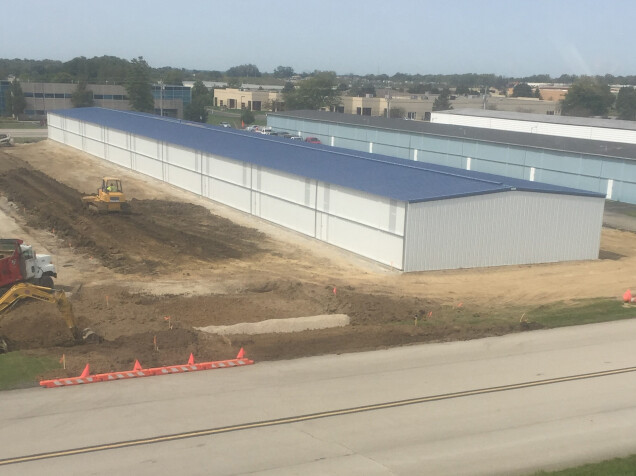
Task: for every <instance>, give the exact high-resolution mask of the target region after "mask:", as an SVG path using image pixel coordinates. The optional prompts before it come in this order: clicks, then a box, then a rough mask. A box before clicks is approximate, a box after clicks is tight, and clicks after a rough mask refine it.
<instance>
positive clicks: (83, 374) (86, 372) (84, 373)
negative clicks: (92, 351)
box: [80, 364, 91, 378]
mask: <svg viewBox="0 0 636 476" xmlns="http://www.w3.org/2000/svg"><path fill="white" fill-rule="evenodd" d="M90 373H91V369H90V367H89V365H88V364H86V367H84V371H83V372H82V375H80V378H86V377H88V376H89V375H90Z"/></svg>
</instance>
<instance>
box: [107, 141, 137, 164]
mask: <svg viewBox="0 0 636 476" xmlns="http://www.w3.org/2000/svg"><path fill="white" fill-rule="evenodd" d="M106 147H107V149H106V154H107V157H108V160H109V161H110V162H113V163H114V164H117V165H121V166H122V167H128V168H133V167H132V165H131V163H130V156H131V154H132V153H131V152H130V151H128V150H124V149H121V148H119V147H114V146H112V145H107V146H106Z"/></svg>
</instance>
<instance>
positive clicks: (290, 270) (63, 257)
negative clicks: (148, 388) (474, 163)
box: [0, 140, 636, 376]
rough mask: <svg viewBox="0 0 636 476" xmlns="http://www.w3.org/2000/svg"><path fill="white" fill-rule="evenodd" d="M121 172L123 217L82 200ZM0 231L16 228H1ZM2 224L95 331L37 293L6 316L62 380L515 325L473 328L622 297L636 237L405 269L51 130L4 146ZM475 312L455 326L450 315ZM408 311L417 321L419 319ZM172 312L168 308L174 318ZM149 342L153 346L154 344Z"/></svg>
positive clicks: (23, 343) (16, 344) (11, 337)
mask: <svg viewBox="0 0 636 476" xmlns="http://www.w3.org/2000/svg"><path fill="white" fill-rule="evenodd" d="M106 175H111V176H112V175H115V176H119V177H120V178H122V180H123V183H124V191H125V192H126V195H127V196H128V197H130V199H131V205H132V209H133V213H132V214H131V215H130V216H119V215H115V216H113V215H108V216H95V215H92V214H90V213H89V212H88V211H86V210H85V209H84V208H83V207H82V204H81V197H82V195H84V194H89V193H92V192H94V191H95V189H96V188H97V187H98V186H99V184H100V183H101V177H103V176H106ZM7 234H9V235H10V236H8V235H7ZM0 236H1V237H3V238H21V239H23V240H24V241H25V242H27V243H30V244H33V245H34V247H35V248H36V251H38V252H40V253H49V254H51V255H53V257H54V262H55V264H56V266H57V268H58V274H59V276H58V279H57V280H56V287H59V288H62V289H64V290H66V291H67V293H68V294H69V296H70V299H71V302H72V304H73V308H74V311H75V315H76V316H77V319H78V320H79V323H80V326H81V327H90V328H91V329H93V330H95V331H96V332H97V333H98V334H99V335H101V336H102V337H103V338H104V341H103V342H101V343H94V344H85V345H80V346H73V345H71V344H72V339H71V336H70V334H69V332H68V330H67V329H66V328H65V325H64V323H63V322H62V321H61V319H60V318H59V316H58V315H57V311H56V309H55V307H54V306H50V305H49V304H47V303H40V302H29V303H22V304H20V305H19V306H17V307H16V308H15V309H13V310H11V311H10V312H9V313H8V314H5V315H3V317H2V318H0V336H5V338H6V340H7V342H8V343H9V344H10V347H11V348H12V349H14V350H15V349H21V350H23V351H25V352H29V353H33V354H35V355H51V356H55V357H58V358H59V356H61V355H62V354H65V356H66V360H67V363H68V366H69V367H68V369H67V371H66V373H64V371H62V370H58V371H55V372H53V374H54V375H50V374H49V375H43V376H62V375H60V373H62V374H65V375H77V374H79V373H80V372H81V370H82V369H83V367H84V365H85V364H86V363H87V362H89V363H90V365H91V370H92V371H93V372H104V371H109V370H125V369H128V368H132V365H133V363H134V361H135V360H136V359H137V360H139V361H140V362H141V364H142V365H143V366H144V367H150V366H157V365H169V364H178V363H185V362H186V361H187V359H188V356H189V355H190V353H191V352H192V353H193V354H194V356H195V359H196V360H197V361H206V360H222V359H227V358H233V357H234V356H235V355H236V353H237V352H238V350H239V349H240V348H241V347H244V348H245V351H246V353H247V355H248V357H250V358H253V359H255V360H271V359H287V358H295V357H300V356H308V355H319V354H325V353H340V352H352V351H359V350H369V349H378V348H385V347H389V346H395V345H405V344H410V343H415V342H431V341H445V340H455V339H470V338H475V337H482V336H486V335H500V334H504V333H508V332H516V331H520V330H522V329H521V327H520V326H518V325H516V324H514V322H515V321H514V320H513V321H511V322H513V324H511V323H510V322H502V324H501V325H499V326H492V325H489V326H482V325H480V324H479V322H478V321H479V316H480V315H484V313H488V312H489V311H492V310H494V309H497V310H501V309H506V308H508V307H510V308H513V307H514V308H515V309H519V308H523V307H524V306H527V307H528V308H531V307H536V306H539V305H541V304H546V303H551V302H557V301H568V300H573V299H580V298H592V297H611V298H616V299H619V298H620V296H621V295H622V293H623V292H624V291H625V289H627V288H630V287H634V286H635V285H636V278H635V277H634V272H633V270H634V269H635V268H636V234H634V233H632V232H628V231H621V230H618V229H610V228H603V231H602V237H601V251H600V258H601V259H599V260H596V261H586V262H568V263H552V264H541V265H524V266H506V267H496V268H484V269H470V270H452V271H436V272H422V273H400V272H397V271H395V270H392V269H389V268H387V267H384V266H381V265H378V264H376V263H373V262H371V261H369V260H366V259H364V258H361V257H358V256H355V255H353V254H351V253H348V252H345V251H343V250H340V249H338V248H335V247H332V246H330V245H327V244H325V243H320V242H317V241H315V240H313V239H311V238H308V237H305V236H302V235H300V234H297V233H294V232H291V231H288V230H285V229H283V228H281V227H278V226H276V225H273V224H271V223H268V222H265V221H262V220H259V219H256V218H254V217H251V216H249V215H246V214H243V213H241V212H238V211H236V210H232V209H230V208H228V207H225V206H223V205H220V204H216V203H214V202H210V201H209V200H206V199H203V198H201V197H198V196H196V195H194V194H191V193H189V192H185V191H183V190H180V189H178V188H176V187H172V186H169V185H166V184H164V183H162V182H160V181H157V180H154V179H152V178H149V177H146V176H143V175H140V174H135V173H132V172H130V171H127V170H126V169H122V168H119V167H117V166H115V165H112V164H109V163H107V162H104V161H100V160H99V159H97V158H94V157H92V156H89V155H87V154H85V153H83V152H80V151H77V150H75V149H72V148H69V147H66V146H63V145H61V144H58V143H56V142H53V141H50V140H45V141H41V142H38V143H35V144H25V145H17V146H15V147H12V148H4V149H0ZM459 312H462V313H471V314H472V315H473V316H475V324H474V325H472V326H465V325H463V326H458V325H456V323H455V322H454V319H453V315H454V314H456V313H459ZM322 314H347V315H348V316H349V317H350V318H351V325H349V326H346V327H338V328H333V329H321V330H313V331H304V332H294V333H270V334H259V335H231V336H218V335H213V334H207V333H204V332H201V331H197V330H195V329H194V328H195V327H207V326H219V325H232V324H238V323H243V322H260V321H265V320H268V319H281V318H293V317H304V316H314V315H322ZM416 316H417V317H418V319H419V322H420V324H421V325H418V326H415V325H413V323H414V318H415V317H416ZM167 317H170V319H169V320H168V319H167ZM155 342H156V343H157V344H156V345H155Z"/></svg>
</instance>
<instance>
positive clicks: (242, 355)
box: [236, 347, 245, 359]
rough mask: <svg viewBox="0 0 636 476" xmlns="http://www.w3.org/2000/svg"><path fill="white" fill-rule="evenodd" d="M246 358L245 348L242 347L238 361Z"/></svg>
mask: <svg viewBox="0 0 636 476" xmlns="http://www.w3.org/2000/svg"><path fill="white" fill-rule="evenodd" d="M244 356H245V351H244V350H243V347H241V350H239V353H238V355H237V356H236V358H237V359H242V358H243V357H244Z"/></svg>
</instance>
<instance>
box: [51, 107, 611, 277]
mask: <svg viewBox="0 0 636 476" xmlns="http://www.w3.org/2000/svg"><path fill="white" fill-rule="evenodd" d="M48 125H49V138H50V139H51V140H54V141H57V142H60V143H62V144H66V145H68V146H71V147H74V148H76V149H79V150H82V151H84V152H87V153H89V154H91V155H94V156H96V157H99V158H101V159H103V160H106V161H109V162H112V163H114V164H117V165H119V166H122V167H125V168H128V169H130V170H132V171H135V172H139V173H142V174H145V175H148V176H151V177H154V178H156V179H159V180H162V181H165V182H167V183H170V184H172V185H175V186H178V187H180V188H182V189H184V190H188V191H190V192H192V193H195V194H197V195H200V196H202V197H205V198H208V199H210V200H214V201H216V202H220V203H223V204H225V205H228V206H230V207H233V208H236V209H238V210H241V211H243V212H245V213H249V214H251V215H253V216H255V217H258V218H262V219H264V220H268V221H270V222H273V223H276V224H279V225H281V226H284V227H287V228H289V229H292V230H295V231H297V232H300V233H303V234H305V235H308V236H311V237H314V238H316V239H318V240H321V241H324V242H327V243H330V244H332V245H335V246H338V247H340V248H344V249H346V250H349V251H351V252H353V253H356V254H359V255H362V256H365V257H367V258H370V259H372V260H375V261H377V262H380V263H383V264H385V265H388V266H391V267H393V268H396V269H398V270H403V271H427V270H441V269H455V268H473V267H484V266H500V265H514V264H528V263H545V262H557V261H570V260H588V259H596V258H598V252H599V246H600V234H601V226H602V219H603V208H604V198H605V197H604V195H603V194H599V193H595V192H589V191H582V190H576V189H572V188H567V187H562V186H557V185H549V184H544V183H539V182H531V181H526V180H521V179H515V178H506V177H501V176H497V175H492V174H488V173H482V172H475V171H470V170H463V169H457V168H451V167H447V166H443V165H436V164H431V163H424V162H414V161H409V160H404V159H400V158H395V157H389V156H384V155H379V154H372V153H366V152H357V151H352V150H347V149H341V148H335V147H329V146H325V145H314V144H307V143H304V142H302V143H299V142H296V141H290V140H288V139H285V138H282V137H275V136H266V135H261V134H254V133H250V132H244V131H237V130H233V129H224V128H218V127H214V126H208V125H204V124H196V123H190V122H186V121H180V120H177V119H168V118H161V117H158V116H153V115H148V114H142V113H133V112H125V111H114V110H108V109H100V108H78V109H69V110H62V111H53V112H51V113H49V115H48Z"/></svg>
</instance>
